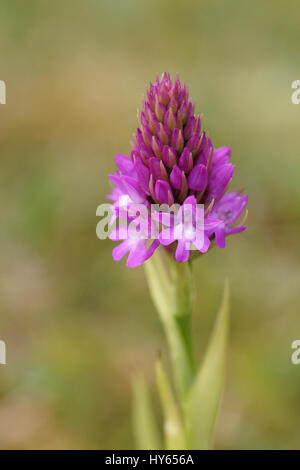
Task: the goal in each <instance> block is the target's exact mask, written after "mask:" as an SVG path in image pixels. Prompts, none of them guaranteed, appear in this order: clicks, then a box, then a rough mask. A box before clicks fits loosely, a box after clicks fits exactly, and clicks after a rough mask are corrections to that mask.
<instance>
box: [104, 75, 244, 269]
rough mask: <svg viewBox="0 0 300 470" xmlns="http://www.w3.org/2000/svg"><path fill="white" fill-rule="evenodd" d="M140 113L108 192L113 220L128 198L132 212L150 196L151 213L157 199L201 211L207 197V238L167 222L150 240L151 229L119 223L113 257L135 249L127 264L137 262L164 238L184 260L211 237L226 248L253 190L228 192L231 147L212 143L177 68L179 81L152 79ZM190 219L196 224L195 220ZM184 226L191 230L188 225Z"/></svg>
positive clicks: (204, 246) (118, 158)
mask: <svg viewBox="0 0 300 470" xmlns="http://www.w3.org/2000/svg"><path fill="white" fill-rule="evenodd" d="M138 117H139V123H140V127H138V129H137V131H136V135H135V137H134V143H133V150H132V152H131V156H130V157H128V156H125V155H121V154H118V155H116V157H115V159H116V163H117V166H118V168H119V170H118V171H117V172H116V173H114V174H113V175H110V179H111V181H112V183H114V184H115V186H116V187H115V188H114V189H113V192H112V194H111V195H110V196H109V199H111V200H112V201H113V202H114V209H115V217H114V220H115V219H116V218H118V217H119V214H120V212H119V211H120V208H121V207H122V206H125V205H126V208H127V209H128V213H130V205H131V204H136V203H137V204H144V206H145V208H146V210H147V211H148V213H149V217H151V216H150V213H151V212H150V207H151V205H153V204H156V205H157V204H167V205H168V206H172V205H173V204H174V203H175V204H179V205H180V208H184V207H185V205H187V204H188V205H189V206H190V207H192V208H193V209H192V212H195V213H197V210H198V209H197V207H198V205H199V204H202V205H203V206H202V207H203V208H204V228H203V229H204V238H203V242H202V243H201V246H197V242H196V237H195V233H193V234H192V235H185V236H184V237H182V236H181V237H177V238H176V234H174V231H173V232H172V231H171V233H170V234H169V235H168V236H166V231H165V230H164V229H163V227H162V231H161V233H160V234H159V236H158V237H157V238H156V239H155V240H154V241H152V243H151V244H150V246H148V245H149V243H147V238H148V237H149V238H150V235H149V233H148V232H147V233H145V232H144V233H141V236H140V238H137V237H134V238H130V237H124V236H121V232H122V233H124V230H122V231H120V229H118V230H114V231H113V233H112V235H111V239H113V240H121V239H122V240H123V241H122V243H121V244H120V245H119V246H117V247H116V248H115V249H114V251H113V257H114V259H115V260H119V259H121V258H122V257H123V256H124V255H125V254H126V253H127V252H129V256H128V259H127V265H128V266H137V265H139V264H142V263H143V262H144V261H145V260H146V259H148V258H149V257H150V256H151V255H152V253H153V252H154V250H155V249H156V248H157V247H158V246H159V245H164V246H167V247H168V250H169V251H170V252H171V253H174V256H175V258H176V259H177V261H179V262H184V261H187V259H188V258H189V255H190V249H198V250H199V251H201V252H205V251H207V250H208V248H209V246H210V243H211V241H212V240H213V239H215V241H216V244H217V245H218V246H219V247H221V248H223V247H224V246H225V237H226V236H227V235H230V234H232V233H238V232H241V231H243V230H244V229H245V228H246V227H245V225H244V223H241V225H238V226H235V227H233V224H234V223H235V222H236V220H237V219H238V218H239V217H240V215H241V214H242V212H243V211H244V209H245V206H246V204H247V196H246V195H242V194H241V193H240V192H232V193H226V191H227V188H228V186H229V183H230V181H231V179H232V177H233V172H234V166H233V165H232V164H231V163H229V158H230V153H231V149H230V148H229V147H221V148H218V149H214V147H213V144H212V142H211V140H210V138H209V137H208V135H207V132H206V131H204V130H202V117H201V116H199V115H196V114H195V104H193V103H192V101H191V100H190V99H189V92H188V88H187V86H186V85H184V86H183V87H182V86H181V83H180V80H179V78H178V76H177V77H176V80H175V81H174V82H173V81H172V79H171V77H170V75H169V74H167V73H164V74H163V75H162V76H161V78H160V79H159V78H158V77H157V79H156V82H155V83H154V84H152V83H151V84H150V87H149V88H148V89H147V91H146V97H145V98H144V99H143V103H142V110H141V112H140V113H139V115H138ZM179 213H180V211H179ZM132 218H133V217H131V220H132ZM186 223H190V224H191V223H192V225H193V222H191V221H189V222H186ZM193 227H194V225H193ZM193 227H192V228H193ZM185 228H186V227H185ZM169 232H170V231H169ZM175 232H176V231H175ZM185 232H187V233H191V231H190V230H189V227H188V229H187V230H185ZM162 234H163V235H165V236H162Z"/></svg>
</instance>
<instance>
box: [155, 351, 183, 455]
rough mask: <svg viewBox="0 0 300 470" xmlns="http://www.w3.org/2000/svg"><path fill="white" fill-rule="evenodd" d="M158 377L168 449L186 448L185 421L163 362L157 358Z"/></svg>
mask: <svg viewBox="0 0 300 470" xmlns="http://www.w3.org/2000/svg"><path fill="white" fill-rule="evenodd" d="M156 377H157V386H158V391H159V396H160V400H161V404H162V408H163V413H164V435H165V446H166V449H172V450H176V449H178V450H184V449H186V444H185V435H184V428H183V422H182V419H181V416H180V411H179V409H178V406H177V403H176V400H175V397H174V394H173V391H172V389H171V387H170V384H169V381H168V378H167V375H166V373H165V371H164V368H163V365H162V362H161V360H160V359H158V360H157V364H156Z"/></svg>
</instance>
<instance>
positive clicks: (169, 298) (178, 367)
mask: <svg viewBox="0 0 300 470" xmlns="http://www.w3.org/2000/svg"><path fill="white" fill-rule="evenodd" d="M145 268H146V274H147V279H148V284H149V288H150V292H151V295H152V298H153V301H154V304H155V305H156V308H157V310H158V312H159V314H160V318H161V321H162V323H163V326H164V329H165V333H166V337H167V341H168V346H169V349H170V356H171V361H172V368H173V376H174V380H175V386H176V391H177V394H178V397H179V399H180V402H181V405H182V406H183V404H184V400H185V398H186V395H187V392H188V391H189V389H190V386H191V384H192V382H193V377H194V359H193V348H192V335H191V329H190V323H191V314H192V309H193V305H194V285H193V279H192V272H191V266H190V264H189V263H178V262H176V261H175V260H173V259H172V258H171V257H170V256H169V255H167V254H164V253H163V252H159V253H156V254H155V256H153V257H152V258H151V259H150V260H149V261H147V263H146V265H145Z"/></svg>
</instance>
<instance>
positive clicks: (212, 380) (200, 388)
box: [185, 282, 229, 449]
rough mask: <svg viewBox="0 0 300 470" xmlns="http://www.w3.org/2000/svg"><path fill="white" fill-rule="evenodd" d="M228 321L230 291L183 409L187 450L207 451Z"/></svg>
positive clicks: (220, 388) (219, 392) (220, 382)
mask: <svg viewBox="0 0 300 470" xmlns="http://www.w3.org/2000/svg"><path fill="white" fill-rule="evenodd" d="M228 319H229V289H228V283H227V282H226V284H225V290H224V295H223V301H222V305H221V308H220V311H219V314H218V318H217V321H216V324H215V327H214V331H213V334H212V337H211V340H210V343H209V346H208V349H207V351H206V354H205V357H204V361H203V363H202V365H201V368H200V370H199V372H198V373H197V376H196V379H195V382H194V384H193V386H192V389H191V391H190V394H189V396H188V399H187V402H186V408H185V416H186V427H187V436H188V445H189V449H210V448H211V447H212V439H213V431H214V425H215V421H216V417H217V412H218V409H219V405H220V401H221V397H222V392H223V387H224V379H225V351H226V343H227V334H228Z"/></svg>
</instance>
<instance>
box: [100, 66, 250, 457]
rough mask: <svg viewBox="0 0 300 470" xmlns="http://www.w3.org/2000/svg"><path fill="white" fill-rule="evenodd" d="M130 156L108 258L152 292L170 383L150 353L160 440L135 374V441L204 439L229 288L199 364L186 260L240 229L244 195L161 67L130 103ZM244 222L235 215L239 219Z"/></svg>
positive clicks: (147, 444) (187, 445)
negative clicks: (134, 108)
mask: <svg viewBox="0 0 300 470" xmlns="http://www.w3.org/2000/svg"><path fill="white" fill-rule="evenodd" d="M138 119H139V127H138V128H137V130H136V133H135V136H134V139H133V143H132V151H131V153H130V155H129V156H127V155H123V154H118V155H116V157H115V161H116V164H117V167H118V169H117V171H116V172H115V173H114V174H112V175H110V181H111V183H112V184H113V189H112V192H111V194H110V195H109V196H108V198H109V199H110V200H111V201H112V205H111V208H112V217H111V221H110V224H111V229H112V230H111V233H110V238H111V240H113V241H118V242H120V243H119V244H118V245H117V246H116V247H115V248H114V249H113V258H114V260H115V261H119V260H121V259H122V258H123V257H124V256H125V255H128V257H127V263H126V264H127V266H129V267H135V266H139V265H141V264H144V267H145V273H146V277H147V281H148V286H149V290H150V293H151V296H152V300H153V302H154V304H155V307H156V308H157V311H158V313H159V317H160V320H161V322H162V325H163V327H164V330H165V333H166V337H167V342H168V346H169V351H170V357H171V365H172V371H173V374H172V376H173V381H174V388H175V393H174V392H173V387H172V385H171V384H170V383H169V379H168V374H166V372H165V370H164V367H163V363H162V361H161V359H160V358H159V359H158V360H157V367H156V373H157V374H156V375H157V386H158V392H159V395H160V399H161V404H162V409H163V414H164V442H163V443H162V442H161V433H160V432H159V431H157V424H156V420H155V417H154V414H153V410H152V409H151V403H150V399H149V394H148V391H147V387H146V384H145V382H144V381H143V379H142V378H139V379H137V380H136V381H135V382H134V401H133V404H134V410H133V411H134V429H135V433H136V438H137V445H138V447H139V448H142V449H160V448H167V449H209V448H211V447H212V438H213V431H214V425H215V421H216V416H217V410H218V407H219V403H220V399H221V396H222V390H223V385H224V376H225V372H224V370H225V350H226V338H227V330H228V314H229V313H228V312H229V297H228V295H229V294H228V287H227V284H226V287H225V292H224V297H223V302H222V305H221V308H220V311H219V315H218V319H217V321H216V323H215V327H214V331H213V333H212V336H211V339H210V341H209V343H208V347H207V350H206V353H205V356H204V358H203V360H202V363H201V366H200V367H198V368H197V367H196V366H195V361H194V353H193V345H192V332H191V327H190V326H191V325H190V320H191V314H192V310H193V306H194V299H195V288H194V276H193V272H192V261H193V260H194V259H195V258H197V257H198V256H199V255H200V254H201V253H206V252H207V251H208V250H209V248H210V247H211V246H212V244H216V245H217V246H218V247H219V248H224V247H225V242H226V237H227V236H229V235H232V234H236V233H240V232H242V231H243V230H245V228H246V227H245V220H246V215H245V216H243V212H244V211H245V208H246V205H247V196H246V195H243V194H242V192H241V191H235V192H229V191H228V188H229V185H230V182H231V180H232V178H233V173H234V165H233V164H232V163H230V161H229V160H230V155H231V149H230V148H229V147H220V148H215V147H214V146H213V143H212V141H211V139H210V137H209V135H208V133H207V131H205V130H203V122H202V117H201V116H200V115H197V114H196V113H195V104H194V103H193V102H192V101H191V100H190V98H189V92H188V88H187V86H186V85H183V86H182V85H181V83H180V80H179V77H178V76H176V79H175V81H172V79H171V77H170V75H169V74H167V73H163V74H162V76H161V78H159V77H157V78H156V81H155V83H153V84H152V83H150V86H149V88H148V89H147V90H146V96H145V97H144V98H143V101H142V109H141V111H140V112H138ZM240 218H241V219H242V221H240V222H238V220H239V219H240Z"/></svg>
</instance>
